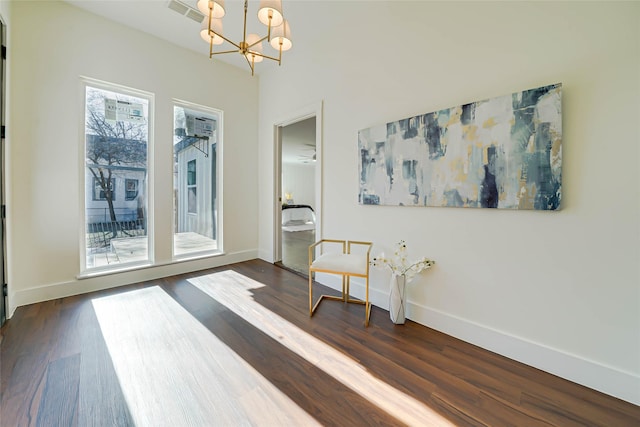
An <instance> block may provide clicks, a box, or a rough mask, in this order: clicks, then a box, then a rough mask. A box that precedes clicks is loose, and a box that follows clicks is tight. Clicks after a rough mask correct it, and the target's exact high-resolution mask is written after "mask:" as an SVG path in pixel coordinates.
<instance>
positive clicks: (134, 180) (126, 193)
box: [124, 178, 140, 202]
mask: <svg viewBox="0 0 640 427" xmlns="http://www.w3.org/2000/svg"><path fill="white" fill-rule="evenodd" d="M129 183H135V187H136V189H135V192H136V194H135V195H133V196H129V193H130V192H131V191H132V190H129ZM139 185H140V180H139V179H137V178H125V179H124V200H125V201H127V202H130V201H132V200H135V199H136V197H138V194H140V189H139V187H138V186H139Z"/></svg>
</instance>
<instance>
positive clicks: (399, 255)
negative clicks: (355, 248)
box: [370, 240, 436, 282]
mask: <svg viewBox="0 0 640 427" xmlns="http://www.w3.org/2000/svg"><path fill="white" fill-rule="evenodd" d="M435 263H436V262H435V261H434V260H432V259H429V258H426V257H423V258H420V259H419V260H417V261H413V262H409V261H407V244H406V243H405V241H404V240H400V241H399V242H398V243H397V244H396V247H395V250H394V251H393V257H391V258H386V257H385V256H384V253H381V254H380V255H378V256H376V257H374V258H373V259H372V260H371V262H370V264H371V265H372V266H373V267H381V268H382V267H388V268H389V270H391V272H392V273H393V274H394V275H397V276H405V277H406V280H407V282H409V281H411V279H413V278H414V277H415V275H416V274H419V273H420V272H422V271H424V270H426V269H429V268H431V267H433V265H434V264H435Z"/></svg>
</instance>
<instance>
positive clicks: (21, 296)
mask: <svg viewBox="0 0 640 427" xmlns="http://www.w3.org/2000/svg"><path fill="white" fill-rule="evenodd" d="M257 256H258V250H257V249H252V250H246V251H239V252H233V253H225V254H224V255H218V256H213V257H208V258H198V259H193V260H182V261H176V262H168V263H163V264H156V265H152V266H148V267H144V268H141V269H137V270H127V271H122V272H118V273H113V274H108V275H103V276H94V277H86V278H81V279H75V280H70V281H67V282H59V283H50V284H46V285H42V286H35V287H32V288H27V289H21V290H18V291H16V292H11V290H9V307H8V308H9V310H7V315H8V316H7V317H8V318H10V317H11V316H12V315H13V313H14V312H15V310H16V308H18V307H21V306H24V305H29V304H34V303H37V302H43V301H49V300H53V299H57V298H64V297H69V296H73V295H79V294H85V293H88V292H95V291H100V290H104V289H110V288H116V287H118V286H124V285H130V284H132V283H138V282H144V281H147V280H154V279H159V278H162V277H167V276H174V275H177V274H184V273H190V272H193V271H199V270H206V269H208V268H214V267H221V266H224V265H229V264H234V263H237V262H243V261H249V260H252V259H256V258H257Z"/></svg>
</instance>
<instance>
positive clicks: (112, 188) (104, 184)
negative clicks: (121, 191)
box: [93, 176, 116, 200]
mask: <svg viewBox="0 0 640 427" xmlns="http://www.w3.org/2000/svg"><path fill="white" fill-rule="evenodd" d="M107 198H111V199H112V200H116V180H115V179H113V178H112V179H111V180H109V181H107V180H106V179H103V178H96V177H95V176H94V177H93V200H107Z"/></svg>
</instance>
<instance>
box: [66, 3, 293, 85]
mask: <svg viewBox="0 0 640 427" xmlns="http://www.w3.org/2000/svg"><path fill="white" fill-rule="evenodd" d="M65 1H66V2H67V3H69V4H72V5H74V6H76V7H79V8H81V9H84V10H87V11H89V12H91V13H94V14H96V15H100V16H103V17H105V18H107V19H110V20H112V21H116V22H119V23H121V24H123V25H126V26H128V27H132V28H136V29H138V30H140V31H143V32H145V33H148V34H152V35H154V36H156V37H159V38H161V39H164V40H166V41H168V42H170V43H173V44H176V45H178V46H182V47H184V48H186V49H190V50H193V51H195V52H198V53H201V54H202V55H206V56H208V55H209V45H208V44H207V43H206V42H204V41H203V40H202V39H201V38H200V24H199V23H197V22H196V21H194V20H192V19H190V18H188V17H186V16H184V15H181V14H180V13H178V12H176V11H174V10H172V9H169V7H168V5H169V2H170V0H126V1H123V0H65ZM178 1H179V2H181V3H183V4H185V5H187V6H189V7H191V8H193V9H195V10H197V7H196V3H197V0H178ZM283 3H284V4H283V13H284V15H285V18H287V19H288V18H289V17H288V15H287V12H286V1H284V2H283ZM258 7H259V2H258V1H255V0H251V1H249V8H248V12H247V34H249V33H257V34H259V35H260V36H265V35H266V34H267V27H266V26H264V25H263V24H261V23H260V21H258V17H257V14H258ZM225 10H226V15H225V17H224V18H223V25H224V35H225V37H227V38H229V39H231V40H234V41H236V42H238V41H240V40H241V39H242V23H243V13H244V0H226V2H225ZM294 43H295V41H294ZM263 48H264V53H265V54H267V55H271V56H277V51H276V50H274V49H273V48H272V47H271V46H270V45H269V44H268V43H266V42H264V43H263ZM216 49H217V50H230V49H233V46H231V45H229V44H228V43H225V44H223V45H221V46H216V47H214V50H216ZM286 55H287V53H286V52H285V53H284V54H283V61H284V60H285V58H286ZM214 58H215V59H216V60H222V61H225V62H227V63H229V64H231V65H235V66H237V67H240V68H242V69H243V70H246V71H248V70H249V65H248V64H247V61H246V60H245V59H244V58H243V57H242V56H241V55H240V54H239V53H238V54H235V53H234V54H226V55H220V56H216V57H214ZM277 66H278V65H277V63H276V62H275V61H269V60H265V61H263V62H261V63H259V64H256V73H260V71H263V70H265V69H269V68H272V67H277Z"/></svg>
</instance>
